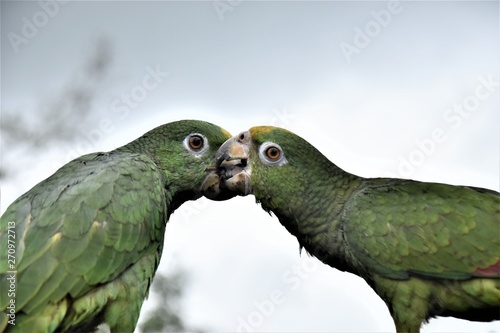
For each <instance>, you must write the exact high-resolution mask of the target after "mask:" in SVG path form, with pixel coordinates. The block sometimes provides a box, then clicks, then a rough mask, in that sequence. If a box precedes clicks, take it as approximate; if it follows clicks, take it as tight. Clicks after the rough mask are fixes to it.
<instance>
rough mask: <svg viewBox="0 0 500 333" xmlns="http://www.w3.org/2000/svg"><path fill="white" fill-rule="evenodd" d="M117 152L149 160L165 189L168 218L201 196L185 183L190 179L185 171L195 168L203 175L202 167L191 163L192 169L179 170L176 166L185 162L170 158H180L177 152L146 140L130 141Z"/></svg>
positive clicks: (189, 183) (188, 182) (187, 167)
mask: <svg viewBox="0 0 500 333" xmlns="http://www.w3.org/2000/svg"><path fill="white" fill-rule="evenodd" d="M148 143H149V144H148ZM117 151H122V152H127V153H131V154H142V155H146V156H148V157H149V158H150V159H151V161H152V162H153V163H154V165H155V166H156V168H157V169H158V172H159V173H160V174H161V176H162V177H161V178H162V183H163V184H162V185H163V188H164V189H165V196H166V199H167V202H166V203H167V211H168V216H170V214H172V213H173V212H174V210H176V209H177V208H179V206H181V205H182V204H183V203H184V202H186V201H189V200H196V199H198V198H200V197H201V196H202V194H201V192H200V191H195V190H194V189H193V184H192V182H190V181H185V179H190V178H192V177H189V176H188V175H186V174H187V172H188V171H187V170H196V168H197V167H198V168H199V169H200V170H198V171H199V173H200V174H204V169H203V166H202V165H201V164H199V163H198V164H196V163H195V162H193V164H194V165H193V167H189V166H186V167H185V168H179V167H178V165H186V162H185V161H183V162H182V163H180V162H179V160H178V159H176V158H172V156H181V155H180V154H179V153H178V152H177V151H173V150H172V151H169V150H168V148H165V147H162V146H158V145H155V144H154V142H150V141H149V140H146V138H144V139H143V140H135V141H132V142H130V143H129V144H127V145H125V146H123V147H120V148H118V149H117ZM178 158H181V157H178Z"/></svg>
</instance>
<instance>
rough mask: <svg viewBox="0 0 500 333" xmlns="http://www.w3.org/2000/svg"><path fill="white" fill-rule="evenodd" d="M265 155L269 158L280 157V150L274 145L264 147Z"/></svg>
mask: <svg viewBox="0 0 500 333" xmlns="http://www.w3.org/2000/svg"><path fill="white" fill-rule="evenodd" d="M266 155H267V157H269V158H270V159H271V160H276V159H278V158H279V157H280V155H281V151H280V150H279V149H278V148H276V147H269V148H267V149H266Z"/></svg>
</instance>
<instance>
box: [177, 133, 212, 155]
mask: <svg viewBox="0 0 500 333" xmlns="http://www.w3.org/2000/svg"><path fill="white" fill-rule="evenodd" d="M183 144H184V147H185V148H186V149H187V150H188V151H189V152H192V153H194V154H195V156H197V157H199V156H201V155H203V154H204V153H205V152H206V151H207V150H208V140H207V138H206V137H205V136H204V135H203V134H200V133H191V134H189V135H188V136H186V137H185V138H184V142H183Z"/></svg>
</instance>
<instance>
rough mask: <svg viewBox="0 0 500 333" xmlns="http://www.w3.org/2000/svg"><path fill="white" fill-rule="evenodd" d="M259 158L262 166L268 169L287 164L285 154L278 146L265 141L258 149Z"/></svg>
mask: <svg viewBox="0 0 500 333" xmlns="http://www.w3.org/2000/svg"><path fill="white" fill-rule="evenodd" d="M259 158H260V160H261V161H262V163H264V165H267V166H270V167H277V166H282V165H284V164H287V163H288V160H287V159H286V157H285V152H284V151H283V149H281V147H280V146H279V144H277V143H275V142H270V141H266V142H264V143H263V144H261V145H260V147H259Z"/></svg>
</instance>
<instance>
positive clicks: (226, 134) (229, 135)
mask: <svg viewBox="0 0 500 333" xmlns="http://www.w3.org/2000/svg"><path fill="white" fill-rule="evenodd" d="M221 131H222V133H224V135H225V136H227V138H228V139H229V138H230V137H232V135H231V133H229V132H228V131H226V130H225V129H223V128H221Z"/></svg>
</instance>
